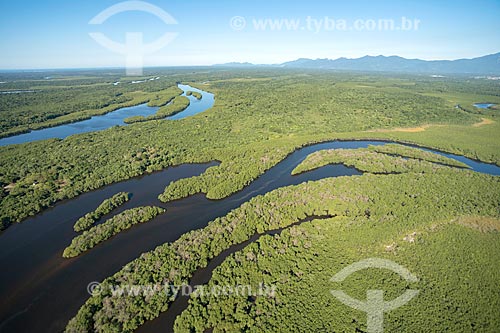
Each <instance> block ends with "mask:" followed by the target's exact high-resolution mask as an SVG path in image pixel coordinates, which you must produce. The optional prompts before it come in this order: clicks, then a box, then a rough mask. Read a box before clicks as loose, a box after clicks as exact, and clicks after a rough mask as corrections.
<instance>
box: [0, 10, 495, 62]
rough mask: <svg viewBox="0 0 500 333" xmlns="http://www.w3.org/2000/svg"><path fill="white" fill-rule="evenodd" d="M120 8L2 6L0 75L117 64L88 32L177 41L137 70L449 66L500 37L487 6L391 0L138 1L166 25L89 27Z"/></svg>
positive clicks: (134, 17)
mask: <svg viewBox="0 0 500 333" xmlns="http://www.w3.org/2000/svg"><path fill="white" fill-rule="evenodd" d="M123 3H124V2H122V1H116V0H106V1H100V2H98V3H94V2H84V3H78V2H70V1H64V0H51V1H48V2H44V3H40V2H37V1H33V0H21V1H17V2H10V3H1V4H0V9H1V11H2V16H3V17H2V21H1V23H0V31H1V32H2V36H3V37H2V39H1V40H0V47H1V48H2V50H3V52H2V54H0V68H1V69H2V70H37V69H75V68H82V69H86V68H123V67H125V59H124V56H123V55H122V54H119V53H116V52H114V51H111V50H109V49H107V48H105V47H103V46H102V45H99V43H98V42H96V40H94V39H93V38H92V37H91V36H90V35H89V34H90V33H102V34H103V35H105V36H106V37H108V38H109V39H110V40H112V41H113V42H116V43H119V44H120V43H122V44H123V43H124V42H125V40H126V37H125V36H126V34H127V33H140V34H141V42H142V38H143V40H144V44H148V43H151V42H153V41H155V40H157V39H158V38H159V37H161V36H162V34H164V33H171V34H176V36H175V38H172V40H171V41H169V42H168V43H166V44H165V45H164V47H162V48H160V49H158V50H156V51H155V52H151V53H150V54H147V55H145V56H144V66H145V67H179V66H182V67H190V66H210V65H214V64H221V63H228V62H250V63H253V64H278V63H283V62H286V61H292V60H296V59H298V58H312V59H316V58H328V59H336V58H340V57H346V58H359V57H363V56H365V55H371V56H376V55H384V56H391V55H397V56H400V57H404V58H407V59H422V60H455V59H463V58H468V59H470V58H476V57H480V56H484V55H488V54H494V53H496V52H498V47H497V45H500V36H499V35H498V34H497V33H495V32H496V31H499V30H500V22H499V21H498V20H496V17H495V16H496V14H497V13H498V12H500V3H499V2H498V1H494V0H483V1H477V2H475V3H473V4H471V3H468V2H466V1H458V2H455V3H454V4H453V6H449V5H447V4H441V3H435V2H432V1H420V2H411V3H404V4H402V3H400V2H398V1H393V0H391V1H384V2H382V3H373V2H371V1H365V0H358V1H354V3H352V2H351V3H349V4H345V3H324V2H322V1H308V2H307V3H299V4H293V6H292V5H283V4H276V3H269V2H265V1H254V2H252V3H241V2H240V3H238V2H231V1H221V2H217V4H213V3H208V2H202V1H193V2H190V3H189V4H186V3H185V2H182V1H177V0H176V1H168V2H167V1H158V0H153V1H148V2H141V3H142V4H144V3H146V4H149V5H153V6H156V7H157V8H159V9H160V10H161V11H164V12H165V13H168V15H169V16H170V17H171V18H172V20H171V22H169V23H168V24H165V20H163V21H162V19H159V18H158V17H155V15H152V14H151V13H150V12H149V13H148V12H144V11H142V12H141V10H135V11H132V10H128V11H124V12H120V13H115V14H116V15H110V16H109V17H108V19H106V20H104V21H103V22H100V23H98V25H96V24H89V23H90V22H91V20H92V19H93V18H95V17H96V16H97V15H98V14H99V13H101V12H102V11H104V10H106V9H107V8H109V7H112V6H114V5H117V4H123ZM128 3H132V2H128ZM135 3H136V4H137V3H139V2H135ZM354 7H355V8H356V11H353V10H352V8H354ZM388 21H390V23H391V25H387V24H388ZM357 23H360V24H359V25H358V24H357Z"/></svg>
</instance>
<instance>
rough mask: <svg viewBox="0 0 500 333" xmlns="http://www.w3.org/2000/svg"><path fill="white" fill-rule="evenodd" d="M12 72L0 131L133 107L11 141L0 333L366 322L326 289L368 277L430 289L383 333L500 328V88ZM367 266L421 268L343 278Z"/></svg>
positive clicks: (365, 285)
mask: <svg viewBox="0 0 500 333" xmlns="http://www.w3.org/2000/svg"><path fill="white" fill-rule="evenodd" d="M0 81H1V82H4V83H2V86H1V88H2V93H1V94H0V113H1V117H0V137H1V138H2V139H0V140H14V138H16V136H19V135H26V134H27V133H28V134H30V131H34V132H31V133H35V132H36V131H37V130H43V129H51V130H53V131H54V133H56V132H57V131H59V130H61V129H62V128H64V126H69V124H71V125H72V126H79V125H78V124H82V122H85V121H88V120H89V119H99V117H110V116H111V115H112V114H113V112H126V111H127V110H130V109H128V108H132V110H136V111H137V112H135V113H131V114H130V116H129V117H127V114H126V113H124V114H123V115H121V118H120V121H119V122H116V123H113V124H112V125H110V126H105V127H102V128H101V127H99V128H98V127H96V128H95V129H92V128H88V130H86V131H85V133H81V132H80V133H79V134H74V135H70V134H72V133H69V134H68V135H64V136H60V137H57V136H54V137H48V138H47V137H44V138H42V139H43V140H37V141H33V142H26V143H21V144H10V143H11V142H10V141H4V142H5V144H2V146H1V147H0V185H1V192H0V200H1V202H0V223H1V224H0V230H1V231H0V250H1V251H0V261H1V263H0V264H1V265H2V267H3V270H2V273H1V277H0V282H1V286H0V297H1V298H2V299H3V300H4V301H3V302H2V303H3V304H2V305H1V306H0V332H34V331H36V332H54V331H64V330H65V331H66V332H134V331H139V332H158V331H161V330H163V331H165V332H169V331H175V332H206V331H210V330H211V331H213V332H333V331H335V332H344V331H347V332H353V331H357V332H365V331H366V330H367V318H366V313H365V312H363V311H359V310H356V309H353V308H351V307H348V306H346V305H345V304H343V303H342V302H340V301H339V300H338V299H337V298H335V297H334V296H333V295H332V293H331V292H330V291H331V290H343V291H345V292H346V293H347V294H349V295H350V296H352V297H353V298H356V299H358V300H365V299H366V297H367V294H366V291H367V290H369V289H371V290H373V289H379V290H384V292H385V294H384V297H385V300H392V299H395V298H397V297H398V296H400V295H401V294H403V293H404V292H405V291H406V290H408V289H414V290H418V291H419V293H418V295H417V296H415V297H414V298H413V299H411V300H410V301H409V302H408V303H407V304H405V305H404V306H402V307H400V308H398V309H396V310H394V311H391V312H387V313H385V314H384V327H385V329H386V330H387V331H390V332H416V331H422V330H423V328H429V330H431V331H435V332H443V331H453V332H465V331H477V332H497V331H498V328H499V327H500V319H499V318H500V317H499V316H498V313H500V294H499V293H498V287H499V286H500V274H499V270H498V262H499V261H500V233H499V231H500V176H499V175H500V111H499V109H498V107H497V106H498V105H499V104H500V81H495V80H487V79H484V78H473V77H469V76H463V75H462V76H456V77H455V76H449V77H431V76H430V75H409V74H408V75H406V74H405V75H403V74H374V73H362V72H357V73H349V72H338V71H328V70H324V71H319V70H299V69H284V68H259V67H255V68H252V69H241V68H223V69H222V68H217V67H207V68H203V67H195V68H178V69H169V68H165V69H148V70H146V71H145V73H144V76H141V77H124V76H123V75H122V73H120V72H119V71H117V70H116V71H115V70H107V71H98V70H92V71H91V70H86V71H77V70H75V71H64V72H60V73H58V72H51V74H50V77H48V76H47V73H43V72H41V73H36V72H33V73H30V72H26V73H0ZM117 82H119V83H117ZM7 92H10V93H7ZM486 102H487V103H486ZM482 104H491V105H489V107H484V105H482ZM134 108H144V109H142V110H148V111H147V112H146V113H141V112H139V111H140V110H139V109H134ZM101 119H104V118H101ZM30 141H31V140H30ZM367 258H379V259H385V260H390V261H393V262H395V263H397V264H399V265H401V266H403V267H405V268H406V269H407V270H408V271H409V272H411V273H412V274H414V275H415V276H416V277H418V279H417V280H414V281H408V280H405V279H402V278H401V277H400V276H399V275H398V274H395V273H394V272H391V271H388V270H376V269H367V270H364V271H359V272H355V273H353V274H351V275H350V276H349V277H348V278H346V279H345V280H343V281H341V282H338V281H337V282H335V281H332V280H331V278H332V277H333V276H334V275H335V274H336V273H338V272H339V271H341V270H342V269H343V268H345V267H347V266H349V265H350V264H353V263H356V262H358V261H360V260H364V259H367ZM7 271H11V273H7ZM94 282H95V283H99V287H98V288H97V289H92V290H90V292H92V291H94V293H89V291H88V290H87V286H88V285H89V284H91V283H94ZM181 285H191V286H193V285H203V286H204V287H205V288H206V289H205V290H214V289H217V288H219V287H220V286H233V287H236V286H245V287H246V288H247V289H251V291H250V292H249V293H248V292H247V293H246V294H239V293H234V292H233V293H222V294H221V293H217V294H216V293H205V294H203V293H200V294H194V295H191V296H179V295H177V294H175V293H173V292H172V290H174V289H171V288H170V287H176V286H181ZM94 286H95V285H94ZM130 286H139V287H141V286H142V287H144V286H146V287H148V288H149V289H148V290H149V291H147V292H144V290H142V289H140V291H139V292H137V290H136V291H134V292H130ZM262 286H268V287H270V286H272V288H273V289H272V290H273V292H272V293H262V292H259V288H262ZM117 288H122V292H121V293H119V294H117V292H116V290H117ZM151 288H153V292H151ZM155 288H156V289H155ZM158 288H159V289H158ZM96 290H97V291H96ZM168 291H170V292H168Z"/></svg>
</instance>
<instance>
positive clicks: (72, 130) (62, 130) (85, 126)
mask: <svg viewBox="0 0 500 333" xmlns="http://www.w3.org/2000/svg"><path fill="white" fill-rule="evenodd" d="M177 86H178V87H179V88H180V89H182V90H183V91H184V92H183V93H182V96H186V92H188V91H197V92H199V93H201V94H202V98H201V99H200V100H198V99H197V98H195V97H194V96H186V97H187V98H189V102H190V103H189V106H188V107H187V108H186V109H184V110H183V111H181V112H179V113H176V114H174V115H172V116H169V117H166V118H165V119H170V120H178V119H183V118H186V117H191V116H194V115H195V114H198V113H200V112H203V111H205V110H207V109H209V108H211V107H212V106H213V105H214V95H213V94H211V93H208V92H206V91H202V90H199V89H196V88H194V87H191V86H189V85H186V84H178V85H177ZM157 110H158V107H151V106H148V105H147V103H144V104H139V105H136V106H131V107H124V108H121V109H118V110H115V111H112V112H109V113H106V114H104V115H101V116H94V117H92V118H90V119H87V120H82V121H77V122H74V123H69V124H64V125H59V126H54V127H48V128H43V129H39V130H34V131H31V132H28V133H23V134H18V135H14V136H9V137H6V138H1V139H0V146H7V145H12V144H19V143H26V142H33V141H38V140H46V139H52V138H59V139H64V138H66V137H68V136H70V135H75V134H81V133H87V132H95V131H102V130H105V129H108V128H110V127H113V126H127V125H128V124H126V123H125V122H124V120H125V119H126V118H129V117H133V116H145V117H147V116H150V115H153V114H155V113H156V111H157Z"/></svg>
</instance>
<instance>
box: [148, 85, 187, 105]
mask: <svg viewBox="0 0 500 333" xmlns="http://www.w3.org/2000/svg"><path fill="white" fill-rule="evenodd" d="M182 92H183V91H182V89H181V88H179V87H177V86H173V87H170V88H167V89H165V90H162V91H160V92H159V93H157V94H156V97H154V98H152V99H151V100H150V101H149V102H148V106H165V105H167V104H168V103H170V102H171V101H172V100H173V99H174V98H175V97H176V96H179V95H180V94H182Z"/></svg>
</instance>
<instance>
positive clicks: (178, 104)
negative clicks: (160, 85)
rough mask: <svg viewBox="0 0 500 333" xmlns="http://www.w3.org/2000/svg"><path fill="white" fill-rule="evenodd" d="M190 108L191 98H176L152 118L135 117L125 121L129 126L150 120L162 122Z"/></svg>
mask: <svg viewBox="0 0 500 333" xmlns="http://www.w3.org/2000/svg"><path fill="white" fill-rule="evenodd" d="M188 106H189V98H187V97H186V96H176V97H175V98H174V99H173V100H172V101H171V102H170V103H169V104H167V105H164V106H162V107H160V108H159V109H158V111H157V112H156V113H155V114H154V115H151V116H147V117H144V116H134V117H129V118H126V119H125V120H124V122H125V123H127V124H132V123H139V122H144V121H149V120H160V119H164V118H166V117H169V116H173V115H174V114H177V113H179V112H181V111H184V110H185V109H186V108H187V107H188Z"/></svg>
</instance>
